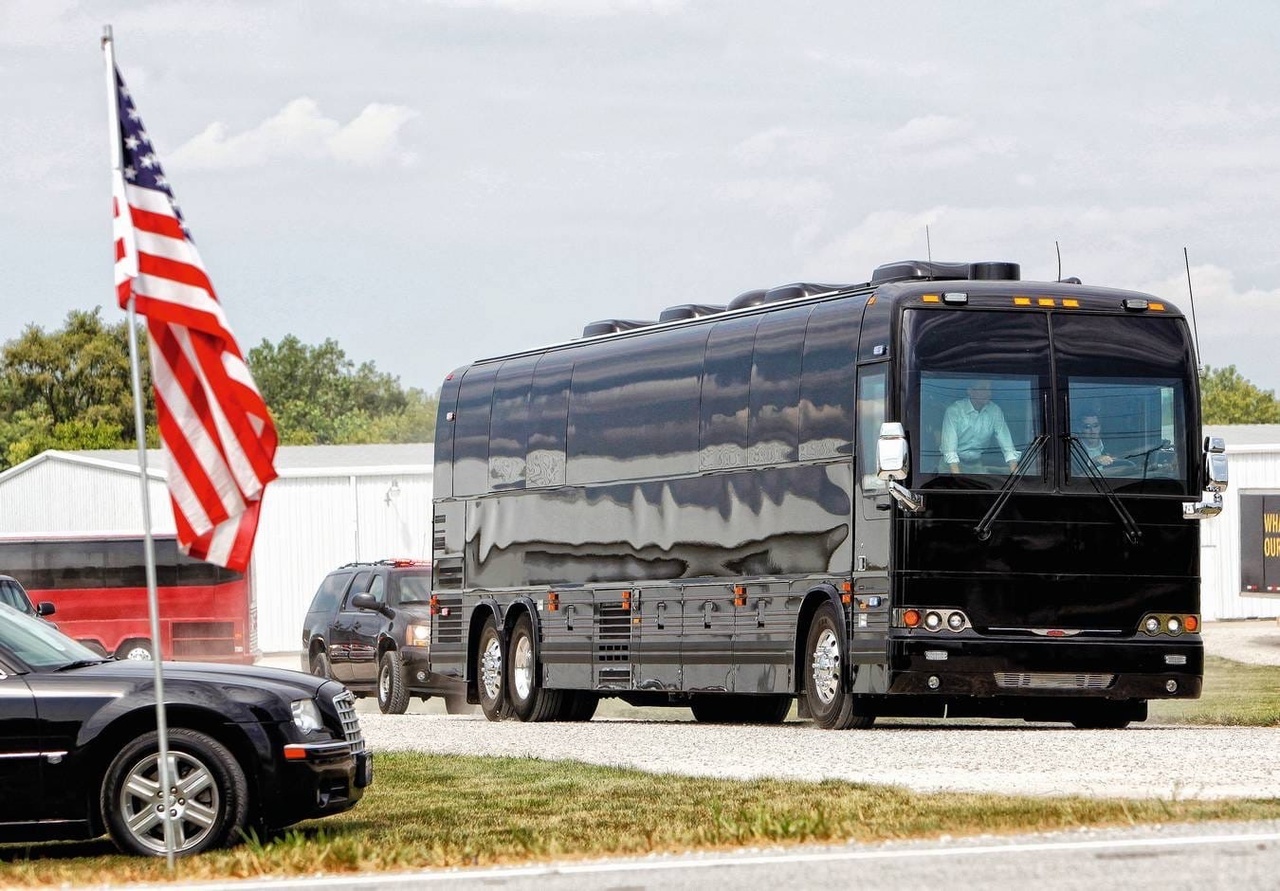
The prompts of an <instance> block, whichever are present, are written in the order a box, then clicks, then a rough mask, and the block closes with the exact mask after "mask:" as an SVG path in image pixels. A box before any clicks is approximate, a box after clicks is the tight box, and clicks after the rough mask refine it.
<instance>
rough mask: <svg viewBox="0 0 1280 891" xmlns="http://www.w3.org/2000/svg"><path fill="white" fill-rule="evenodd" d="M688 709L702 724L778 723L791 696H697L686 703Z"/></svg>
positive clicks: (717, 694)
mask: <svg viewBox="0 0 1280 891" xmlns="http://www.w3.org/2000/svg"><path fill="white" fill-rule="evenodd" d="M689 710H690V711H692V712H693V717H694V720H696V721H698V722H699V723H701V724H781V723H782V722H783V720H784V719H785V718H786V717H787V712H789V711H791V697H790V696H786V695H781V694H780V695H764V696H756V695H746V694H735V693H700V694H697V695H695V696H694V697H693V698H692V699H691V700H690V701H689Z"/></svg>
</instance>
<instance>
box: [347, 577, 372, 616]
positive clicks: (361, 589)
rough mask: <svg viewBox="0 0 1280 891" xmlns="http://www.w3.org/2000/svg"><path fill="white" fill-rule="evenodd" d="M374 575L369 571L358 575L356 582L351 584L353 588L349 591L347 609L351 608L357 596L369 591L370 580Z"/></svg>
mask: <svg viewBox="0 0 1280 891" xmlns="http://www.w3.org/2000/svg"><path fill="white" fill-rule="evenodd" d="M372 576H373V573H372V572H370V571H369V570H367V569H363V570H361V571H360V572H357V573H356V578H355V581H353V582H352V583H351V587H350V588H349V589H348V590H347V600H346V607H347V608H348V609H349V608H350V607H351V598H352V597H355V596H356V595H357V594H364V593H366V592H367V591H368V590H369V579H370V578H371V577H372Z"/></svg>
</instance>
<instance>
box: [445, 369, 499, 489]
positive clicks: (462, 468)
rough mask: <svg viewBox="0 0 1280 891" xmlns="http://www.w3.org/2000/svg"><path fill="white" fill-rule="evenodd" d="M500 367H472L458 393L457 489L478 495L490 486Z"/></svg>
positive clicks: (454, 477) (455, 465)
mask: <svg viewBox="0 0 1280 891" xmlns="http://www.w3.org/2000/svg"><path fill="white" fill-rule="evenodd" d="M497 371H498V366H496V365H485V366H481V367H479V368H474V367H473V368H470V369H468V370H467V373H466V376H465V377H464V378H463V379H462V388H461V389H460V390H459V392H458V414H457V418H456V419H455V420H454V423H453V491H454V494H455V495H478V494H480V493H481V492H484V491H486V490H487V489H488V486H489V419H490V413H491V410H492V404H493V379H494V376H495V375H496V374H497Z"/></svg>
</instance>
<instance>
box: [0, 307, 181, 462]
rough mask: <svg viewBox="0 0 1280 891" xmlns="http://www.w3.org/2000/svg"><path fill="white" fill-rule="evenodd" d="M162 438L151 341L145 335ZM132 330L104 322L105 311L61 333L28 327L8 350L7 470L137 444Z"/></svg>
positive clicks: (0, 411) (80, 315) (0, 392)
mask: <svg viewBox="0 0 1280 891" xmlns="http://www.w3.org/2000/svg"><path fill="white" fill-rule="evenodd" d="M139 347H140V350H141V352H142V368H141V371H142V380H143V386H144V388H145V389H144V392H146V393H147V394H148V399H147V403H148V405H147V406H146V423H147V424H148V434H149V435H148V440H149V441H150V442H151V443H152V444H155V443H156V442H157V441H158V440H157V437H156V435H155V432H154V426H155V409H154V407H153V406H152V405H151V401H152V400H151V399H150V398H149V394H150V392H151V383H150V369H149V367H148V364H147V358H146V337H145V334H144V333H143V332H141V330H140V332H139ZM134 429H135V427H134V417H133V394H132V384H131V382H130V370H129V328H128V323H127V322H126V321H124V320H121V321H119V322H117V323H116V324H114V325H107V324H105V323H104V322H103V321H102V308H101V307H95V308H94V309H93V311H91V312H86V311H84V310H72V311H71V312H70V313H68V314H67V319H66V323H65V325H64V326H63V328H62V329H61V330H58V331H52V332H46V331H44V330H43V329H42V328H40V327H39V326H36V325H28V326H27V327H26V328H25V329H23V331H22V334H21V335H20V336H19V337H17V338H16V339H14V340H11V341H9V342H8V343H6V344H5V345H4V347H3V348H2V349H0V468H3V467H8V466H10V465H12V464H17V463H19V462H21V461H25V460H26V459H27V458H30V457H32V456H33V455H37V454H39V453H40V452H42V451H44V450H46V449H101V448H128V447H130V446H132V445H133V444H134V441H135V440H134Z"/></svg>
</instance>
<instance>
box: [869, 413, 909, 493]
mask: <svg viewBox="0 0 1280 891" xmlns="http://www.w3.org/2000/svg"><path fill="white" fill-rule="evenodd" d="M909 457H910V450H909V449H908V447H907V435H906V433H905V432H904V431H903V429H902V424H900V423H898V422H897V421H885V422H884V423H883V424H881V425H880V438H879V439H877V440H876V476H877V477H879V478H880V479H882V480H903V479H906V478H907V462H908V459H909Z"/></svg>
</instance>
